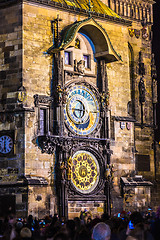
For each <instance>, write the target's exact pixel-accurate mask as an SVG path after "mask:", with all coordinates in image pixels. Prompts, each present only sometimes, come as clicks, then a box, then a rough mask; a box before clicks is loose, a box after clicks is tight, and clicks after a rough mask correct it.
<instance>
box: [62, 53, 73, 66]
mask: <svg viewBox="0 0 160 240" xmlns="http://www.w3.org/2000/svg"><path fill="white" fill-rule="evenodd" d="M64 63H65V64H66V65H71V52H64Z"/></svg>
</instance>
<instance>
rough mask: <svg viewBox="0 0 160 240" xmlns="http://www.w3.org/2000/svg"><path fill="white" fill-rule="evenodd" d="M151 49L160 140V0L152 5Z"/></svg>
mask: <svg viewBox="0 0 160 240" xmlns="http://www.w3.org/2000/svg"><path fill="white" fill-rule="evenodd" d="M152 46H153V47H152V51H153V53H154V54H155V62H156V67H157V83H158V104H157V124H158V129H157V130H156V140H157V141H160V0H157V1H156V3H155V4H154V6H153V45H152Z"/></svg>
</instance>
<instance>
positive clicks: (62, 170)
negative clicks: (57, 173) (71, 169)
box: [60, 162, 66, 180]
mask: <svg viewBox="0 0 160 240" xmlns="http://www.w3.org/2000/svg"><path fill="white" fill-rule="evenodd" d="M60 170H61V178H62V180H64V179H65V176H66V166H65V163H64V162H62V163H61V164H60Z"/></svg>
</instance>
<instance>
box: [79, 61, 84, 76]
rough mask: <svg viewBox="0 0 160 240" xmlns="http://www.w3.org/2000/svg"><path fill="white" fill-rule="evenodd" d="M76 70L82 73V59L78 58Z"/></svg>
mask: <svg viewBox="0 0 160 240" xmlns="http://www.w3.org/2000/svg"><path fill="white" fill-rule="evenodd" d="M77 70H78V72H79V73H81V74H84V71H85V65H84V60H80V61H79V62H77Z"/></svg>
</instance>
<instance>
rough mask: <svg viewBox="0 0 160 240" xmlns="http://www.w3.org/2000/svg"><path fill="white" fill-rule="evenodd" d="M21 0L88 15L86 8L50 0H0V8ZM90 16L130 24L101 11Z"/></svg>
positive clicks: (21, 1)
mask: <svg viewBox="0 0 160 240" xmlns="http://www.w3.org/2000/svg"><path fill="white" fill-rule="evenodd" d="M23 2H28V3H34V4H37V5H39V4H40V5H44V6H48V7H51V8H56V9H61V10H64V11H68V12H72V13H75V14H81V15H84V16H88V11H87V10H84V9H80V8H75V7H73V6H68V5H65V6H64V5H63V4H61V3H57V2H53V1H51V0H50V1H48V0H0V8H5V7H8V6H9V5H13V4H16V3H23ZM92 17H94V18H96V19H103V20H107V21H111V22H115V23H118V24H123V25H127V26H131V25H132V21H130V20H126V19H124V18H116V17H113V16H108V15H106V14H102V13H96V12H92Z"/></svg>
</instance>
